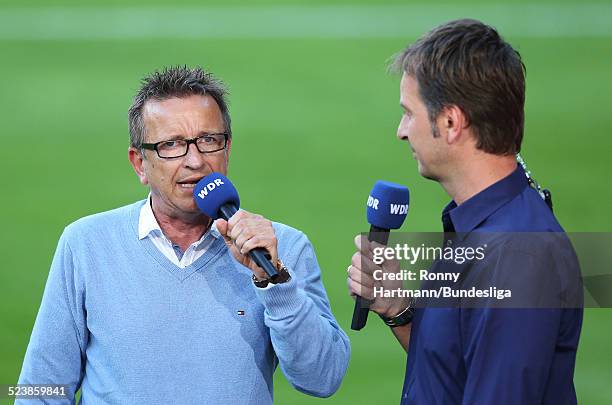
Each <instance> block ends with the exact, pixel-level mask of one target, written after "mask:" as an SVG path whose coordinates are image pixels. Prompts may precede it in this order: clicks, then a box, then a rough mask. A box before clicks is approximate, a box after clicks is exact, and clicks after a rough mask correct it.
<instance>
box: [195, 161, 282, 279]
mask: <svg viewBox="0 0 612 405" xmlns="http://www.w3.org/2000/svg"><path fill="white" fill-rule="evenodd" d="M193 198H194V199H195V202H196V205H197V206H198V208H199V209H200V211H202V212H203V213H204V214H206V215H207V216H208V217H210V218H212V219H219V218H223V219H225V220H226V221H227V220H229V219H230V218H231V217H232V215H234V214H235V213H236V212H238V209H239V208H240V197H238V191H236V188H235V187H234V185H233V184H232V182H231V181H229V179H228V178H227V177H225V176H224V175H222V174H221V173H217V172H213V173H211V174H209V175H208V176H206V177H204V178H202V179H201V180H200V181H198V183H197V184H196V185H195V188H194V189H193ZM249 256H250V257H251V259H253V261H254V262H255V263H256V264H257V265H258V266H259V267H261V268H262V269H264V271H265V272H266V274H267V275H268V276H269V277H270V278H271V279H272V280H274V279H276V278H277V277H278V272H277V271H276V267H275V266H274V265H273V264H272V262H271V261H270V258H271V257H270V253H268V251H267V250H266V249H264V248H255V249H253V250H251V251H250V252H249Z"/></svg>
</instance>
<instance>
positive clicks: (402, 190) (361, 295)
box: [347, 181, 410, 330]
mask: <svg viewBox="0 0 612 405" xmlns="http://www.w3.org/2000/svg"><path fill="white" fill-rule="evenodd" d="M409 201H410V192H409V191H408V188H406V187H404V186H401V185H399V184H394V183H389V182H386V181H378V182H376V184H375V185H374V188H373V189H372V191H371V193H370V195H369V196H368V201H367V218H368V222H369V223H370V233H369V234H368V237H367V239H366V238H364V237H363V236H362V235H357V237H355V246H356V247H357V252H356V253H355V254H354V255H353V257H352V260H351V265H350V266H349V267H348V269H347V272H348V279H347V283H348V288H349V292H350V294H351V295H354V296H355V309H354V311H353V320H352V323H351V329H353V330H361V329H362V328H363V327H364V326H365V324H366V322H367V319H368V311H369V310H370V309H371V310H373V311H375V312H376V313H378V314H379V315H382V316H384V317H387V318H390V317H393V316H395V315H397V314H398V313H400V312H401V311H402V310H404V309H405V308H406V307H407V305H408V302H407V300H405V301H404V300H400V299H396V298H384V297H380V296H379V297H376V296H375V294H374V292H375V288H376V287H382V288H383V289H385V290H392V289H395V288H402V282H401V281H399V282H398V281H394V280H389V279H386V280H376V279H375V277H374V271H375V270H377V269H381V270H382V272H381V273H378V274H379V276H382V274H388V273H399V271H400V263H399V262H398V261H397V260H385V261H384V262H383V263H375V262H374V261H375V258H374V249H376V248H380V247H383V245H386V244H387V241H388V239H389V230H391V229H398V228H400V227H401V226H402V223H403V222H404V219H406V215H407V214H408V206H409Z"/></svg>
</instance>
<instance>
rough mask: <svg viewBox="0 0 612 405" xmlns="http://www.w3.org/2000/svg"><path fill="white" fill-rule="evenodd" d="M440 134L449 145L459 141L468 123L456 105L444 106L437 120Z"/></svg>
mask: <svg viewBox="0 0 612 405" xmlns="http://www.w3.org/2000/svg"><path fill="white" fill-rule="evenodd" d="M438 124H439V128H440V132H441V135H442V136H443V137H444V138H445V139H446V142H447V143H448V144H449V145H451V144H455V143H457V142H459V141H460V140H461V138H462V137H463V135H464V134H465V131H464V129H466V128H467V127H468V126H469V124H468V120H467V117H466V116H465V114H464V113H463V111H462V110H461V108H459V107H458V106H456V105H451V106H447V107H444V108H443V109H442V112H441V113H440V116H439V120H438Z"/></svg>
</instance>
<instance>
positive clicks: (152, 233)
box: [138, 193, 221, 269]
mask: <svg viewBox="0 0 612 405" xmlns="http://www.w3.org/2000/svg"><path fill="white" fill-rule="evenodd" d="M211 235H212V236H213V237H212V238H211V237H210V236H211ZM219 237H221V234H220V233H219V231H218V230H217V226H216V224H215V223H214V222H213V223H212V225H211V227H210V230H209V231H207V232H205V233H204V235H202V237H201V238H200V239H199V240H197V241H195V242H193V243H192V244H191V245H190V246H189V247H188V248H187V250H186V251H185V252H183V254H182V255H181V249H180V248H179V247H178V245H174V244H173V243H172V242H171V241H170V240H169V239H168V238H166V235H164V233H163V232H162V230H161V228H160V227H159V224H158V223H157V219H155V215H153V209H152V208H151V194H150V193H149V197H148V198H147V202H146V203H145V204H144V205H143V206H142V208H141V209H140V217H139V219H138V239H145V238H149V239H151V242H153V244H154V245H155V247H156V248H157V249H159V251H160V252H162V253H163V254H164V256H166V257H167V258H168V259H169V260H170V261H171V262H172V263H174V264H176V265H177V266H178V267H180V268H182V269H184V268H185V267H187V266H189V265H190V264H192V263H193V262H195V261H196V260H197V259H198V258H199V257H200V256H202V255H203V254H204V252H206V250H208V248H209V246H210V245H211V243H212V242H213V241H214V239H215V238H219Z"/></svg>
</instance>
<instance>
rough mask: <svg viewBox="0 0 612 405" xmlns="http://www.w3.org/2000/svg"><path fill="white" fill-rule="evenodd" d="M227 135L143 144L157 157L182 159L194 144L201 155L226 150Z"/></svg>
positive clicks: (143, 146) (211, 135)
mask: <svg viewBox="0 0 612 405" xmlns="http://www.w3.org/2000/svg"><path fill="white" fill-rule="evenodd" d="M227 138H228V135H227V134H206V135H202V136H198V137H197V138H193V139H172V140H169V141H161V142H156V143H143V144H142V145H141V146H142V148H143V149H149V150H154V151H156V152H157V156H159V157H160V158H164V159H170V158H177V157H182V156H185V155H186V154H187V152H188V151H189V145H190V144H192V143H194V144H195V146H196V148H197V149H198V151H200V153H213V152H218V151H220V150H223V149H225V147H226V146H227Z"/></svg>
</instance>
